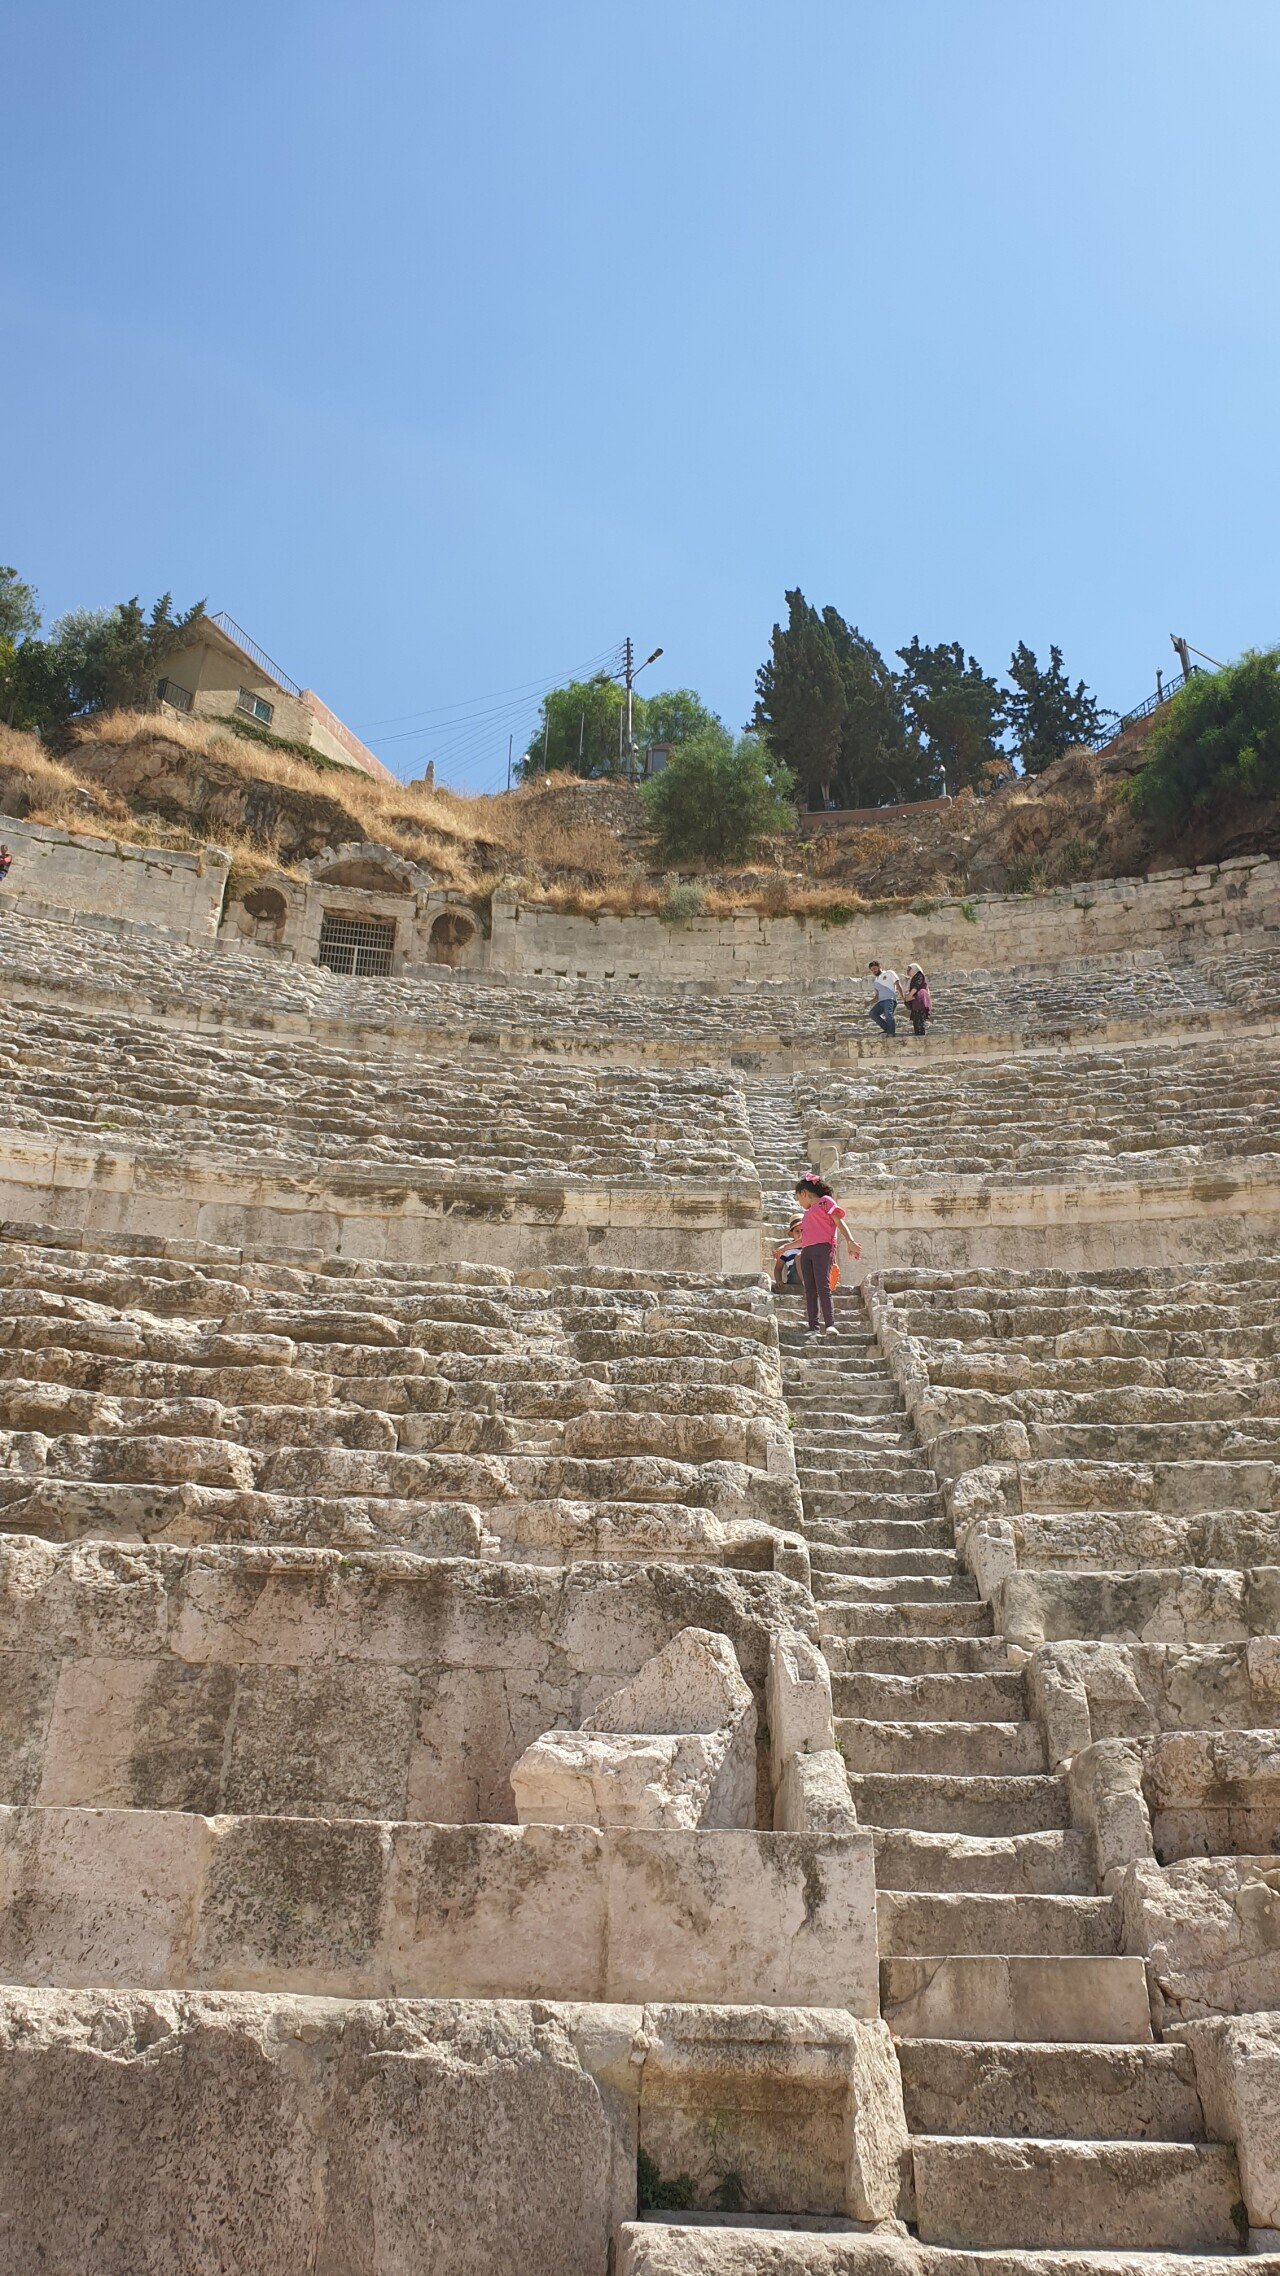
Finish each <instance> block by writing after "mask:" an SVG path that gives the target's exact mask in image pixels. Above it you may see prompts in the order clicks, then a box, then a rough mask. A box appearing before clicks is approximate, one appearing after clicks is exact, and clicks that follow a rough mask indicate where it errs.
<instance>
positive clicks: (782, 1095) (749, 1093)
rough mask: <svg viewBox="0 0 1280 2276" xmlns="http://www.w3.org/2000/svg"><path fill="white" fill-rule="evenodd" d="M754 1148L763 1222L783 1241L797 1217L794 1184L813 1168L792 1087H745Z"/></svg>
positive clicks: (759, 1084)
mask: <svg viewBox="0 0 1280 2276" xmlns="http://www.w3.org/2000/svg"><path fill="white" fill-rule="evenodd" d="M743 1102H744V1105H745V1109H746V1119H747V1128H748V1130H749V1131H750V1132H751V1148H752V1152H753V1153H754V1155H755V1161H756V1170H757V1173H758V1175H759V1178H760V1197H761V1203H762V1207H763V1212H764V1222H765V1228H766V1231H767V1233H768V1234H769V1237H770V1239H780V1238H781V1236H782V1234H783V1233H784V1232H785V1230H786V1226H787V1220H788V1218H790V1217H792V1216H793V1215H794V1214H795V1183H796V1179H797V1178H798V1177H801V1176H803V1174H804V1172H805V1170H806V1169H808V1168H809V1167H810V1162H809V1149H808V1145H807V1143H806V1140H805V1134H804V1125H803V1124H802V1122H801V1120H800V1117H799V1115H798V1114H797V1113H796V1109H795V1103H794V1100H793V1099H792V1095H791V1088H790V1085H789V1084H788V1085H786V1086H784V1085H782V1084H780V1083H768V1082H747V1083H744V1084H743Z"/></svg>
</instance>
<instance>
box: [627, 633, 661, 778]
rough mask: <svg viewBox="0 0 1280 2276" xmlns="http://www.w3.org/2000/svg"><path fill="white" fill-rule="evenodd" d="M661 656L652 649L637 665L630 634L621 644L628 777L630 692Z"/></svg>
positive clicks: (632, 757)
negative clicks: (625, 694)
mask: <svg viewBox="0 0 1280 2276" xmlns="http://www.w3.org/2000/svg"><path fill="white" fill-rule="evenodd" d="M661 654H662V650H661V649H660V648H655V649H654V651H653V654H652V656H646V657H645V660H644V662H643V664H637V663H636V662H635V649H634V648H633V646H632V644H631V635H630V633H628V635H627V637H626V640H625V641H624V642H623V655H624V665H623V678H624V679H625V681H626V683H627V773H628V775H630V774H631V773H632V771H633V769H634V766H635V737H634V735H633V734H632V731H631V690H632V688H633V687H634V686H635V683H636V681H637V680H638V679H639V677H640V674H641V672H647V671H648V669H649V666H650V664H656V663H657V661H658V658H659V656H660V655H661ZM619 733H621V721H619Z"/></svg>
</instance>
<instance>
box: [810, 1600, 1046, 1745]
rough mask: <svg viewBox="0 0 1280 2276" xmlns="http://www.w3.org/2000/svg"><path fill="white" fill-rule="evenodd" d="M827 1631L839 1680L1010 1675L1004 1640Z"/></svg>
mask: <svg viewBox="0 0 1280 2276" xmlns="http://www.w3.org/2000/svg"><path fill="white" fill-rule="evenodd" d="M979 1609H981V1608H980V1607H979ZM823 1631H824V1633H823V1639H822V1649H823V1651H824V1653H825V1654H826V1658H827V1664H828V1666H829V1667H830V1669H831V1673H832V1675H833V1676H836V1675H850V1676H863V1675H891V1676H925V1675H937V1676H942V1675H987V1674H992V1675H1004V1674H1007V1673H1008V1672H1009V1661H1008V1653H1007V1651H1006V1649H1005V1643H1004V1638H1003V1637H1002V1636H833V1635H830V1634H828V1633H826V1623H825V1621H824V1622H823ZM904 1720H905V1718H904Z"/></svg>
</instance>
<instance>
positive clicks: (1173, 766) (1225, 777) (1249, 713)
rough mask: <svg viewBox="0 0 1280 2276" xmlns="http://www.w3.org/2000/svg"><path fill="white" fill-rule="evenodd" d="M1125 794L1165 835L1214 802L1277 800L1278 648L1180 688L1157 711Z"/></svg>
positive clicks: (1279, 777)
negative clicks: (1142, 760) (1138, 769)
mask: <svg viewBox="0 0 1280 2276" xmlns="http://www.w3.org/2000/svg"><path fill="white" fill-rule="evenodd" d="M1131 796H1132V799H1133V803H1134V806H1135V808H1136V809H1137V811H1138V812H1139V813H1140V814H1142V815H1143V816H1145V817H1146V819H1147V820H1149V821H1150V822H1151V823H1153V824H1154V825H1155V827H1156V829H1157V830H1159V831H1161V832H1163V833H1164V834H1165V835H1169V836H1171V835H1172V834H1173V833H1174V832H1175V831H1177V830H1179V829H1181V828H1182V827H1183V826H1184V824H1186V823H1187V822H1189V821H1191V820H1192V818H1193V817H1194V816H1195V815H1196V814H1200V813H1203V812H1204V811H1205V810H1206V808H1208V807H1211V806H1212V805H1214V804H1215V802H1217V801H1219V800H1222V799H1236V798H1275V797H1277V796H1280V648H1269V649H1264V650H1256V649H1254V650H1250V651H1249V653H1248V654H1246V655H1244V656H1241V657H1240V659H1239V661H1238V662H1237V663H1235V664H1230V665H1228V667H1227V669H1226V670H1225V671H1222V672H1197V673H1196V675H1195V677H1194V678H1193V679H1190V680H1188V681H1187V683H1186V685H1185V687H1181V688H1179V690H1178V692H1177V694H1176V695H1175V696H1174V697H1173V699H1172V701H1171V702H1170V703H1167V704H1166V705H1165V706H1164V708H1163V710H1161V711H1159V712H1158V713H1157V714H1156V721H1155V725H1154V727H1153V728H1152V730H1151V734H1150V736H1149V738H1148V742H1147V754H1146V763H1145V765H1144V766H1143V768H1142V772H1141V773H1140V774H1138V775H1136V776H1135V777H1134V782H1133V789H1132V792H1131Z"/></svg>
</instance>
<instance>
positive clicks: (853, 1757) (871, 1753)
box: [836, 1716, 1047, 1778]
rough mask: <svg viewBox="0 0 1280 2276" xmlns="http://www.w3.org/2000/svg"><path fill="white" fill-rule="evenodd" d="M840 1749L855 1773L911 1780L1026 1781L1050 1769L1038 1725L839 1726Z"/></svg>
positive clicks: (850, 1721) (851, 1721) (857, 1721)
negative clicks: (930, 1774)
mask: <svg viewBox="0 0 1280 2276" xmlns="http://www.w3.org/2000/svg"><path fill="white" fill-rule="evenodd" d="M836 1743H837V1745H838V1746H839V1748H840V1752H841V1753H842V1754H843V1756H844V1758H845V1761H846V1762H847V1763H848V1765H849V1768H850V1769H851V1770H858V1771H889V1772H892V1773H895V1774H898V1773H905V1774H906V1775H907V1776H908V1777H910V1776H912V1775H914V1774H916V1773H917V1772H921V1771H937V1772H940V1773H942V1774H943V1775H944V1776H946V1775H950V1776H952V1777H955V1778H1028V1777H1035V1776H1037V1775H1038V1774H1039V1773H1040V1772H1042V1771H1043V1770H1045V1769H1046V1768H1047V1764H1046V1761H1045V1750H1044V1733H1043V1732H1042V1730H1041V1728H1040V1725H1039V1724H1038V1723H1032V1722H1029V1721H1024V1722H1018V1723H920V1722H904V1723H890V1722H881V1721H870V1720H867V1719H865V1718H862V1717H852V1716H851V1717H849V1718H847V1719H846V1718H844V1717H841V1718H839V1719H838V1720H837V1722H836Z"/></svg>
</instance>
